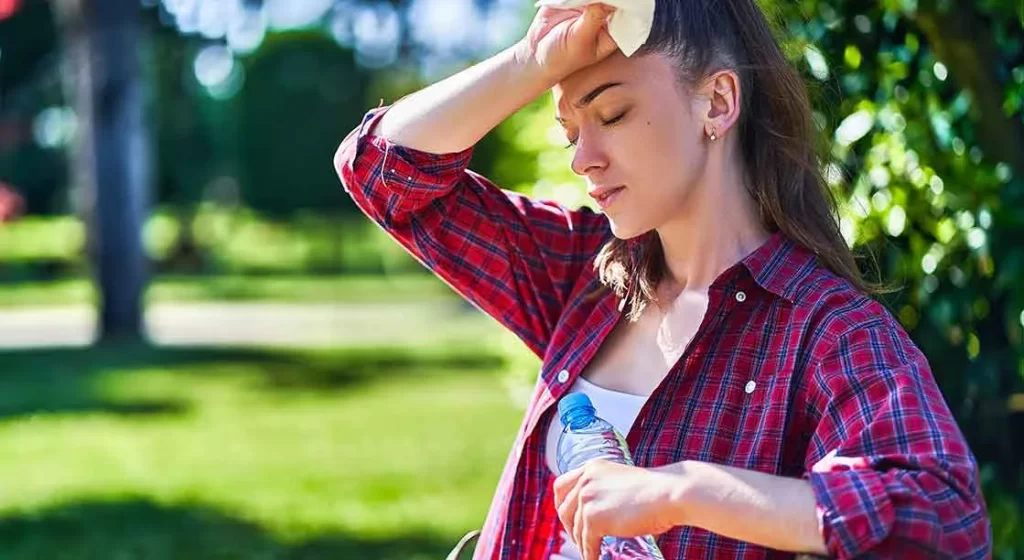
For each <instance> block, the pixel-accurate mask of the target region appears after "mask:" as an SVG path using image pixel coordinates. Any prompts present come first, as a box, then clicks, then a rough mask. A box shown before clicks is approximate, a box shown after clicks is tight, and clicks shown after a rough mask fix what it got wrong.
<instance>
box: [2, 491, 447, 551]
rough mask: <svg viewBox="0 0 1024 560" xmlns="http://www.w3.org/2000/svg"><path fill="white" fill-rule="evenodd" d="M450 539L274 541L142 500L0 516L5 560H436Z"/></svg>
mask: <svg viewBox="0 0 1024 560" xmlns="http://www.w3.org/2000/svg"><path fill="white" fill-rule="evenodd" d="M455 540H457V537H455V538H451V537H442V536H439V535H436V534H430V533H423V532H418V533H405V534H399V535H394V536H393V537H391V538H381V539H374V538H366V537H360V536H358V535H350V534H345V533H328V534H325V535H322V536H318V537H316V538H314V539H312V540H308V541H302V542H297V543H293V542H282V541H281V540H280V539H278V538H275V536H274V535H272V534H270V533H268V532H267V531H266V530H264V529H263V528H262V527H260V526H259V525H256V524H254V523H252V522H249V521H246V520H244V519H240V518H237V517H233V516H231V515H229V514H226V513H225V512H222V511H219V510H217V509H213V508H211V507H208V506H204V505H189V504H185V505H163V504H157V503H154V502H152V501H149V500H145V499H135V500H128V501H114V502H106V501H95V502H93V501H90V502H79V503H71V504H68V505H63V506H58V507H54V508H52V509H48V510H43V511H40V512H33V513H30V514H22V515H8V516H3V517H0V550H3V551H4V553H3V557H4V558H8V559H11V560H20V559H29V558H32V559H36V558H74V559H76V560H93V559H95V560H100V559H102V560H107V559H110V558H120V559H136V558H138V559H146V560H162V559H171V558H174V559H177V558H189V559H194V560H203V559H212V558H217V559H226V558H239V559H243V558H244V559H251V558H260V559H300V558H301V559H312V558H324V559H331V560H342V559H345V560H348V559H352V560H362V559H367V560H369V559H373V560H392V559H393V560H398V559H432V560H433V559H440V558H444V556H445V554H447V553H448V550H449V549H450V548H451V547H452V546H453V545H454V541H455Z"/></svg>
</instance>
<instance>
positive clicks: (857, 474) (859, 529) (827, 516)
mask: <svg viewBox="0 0 1024 560" xmlns="http://www.w3.org/2000/svg"><path fill="white" fill-rule="evenodd" d="M806 477H807V480H808V482H810V484H811V489H812V490H813V492H814V497H815V500H816V501H817V512H818V527H819V529H820V531H821V536H822V538H823V540H824V541H825V547H826V548H827V549H828V551H829V553H830V554H831V555H833V556H834V557H836V558H853V557H856V556H858V555H860V554H862V553H864V552H865V551H868V550H871V549H872V548H874V547H875V546H877V545H878V544H880V543H881V542H882V541H883V540H885V539H886V538H887V537H888V535H889V533H890V532H891V531H892V527H893V524H894V523H895V520H896V512H895V510H894V508H893V504H892V502H891V501H890V500H889V497H888V494H887V493H886V486H885V481H884V480H883V479H882V476H881V475H880V474H879V473H877V472H875V471H873V470H859V469H858V470H853V469H851V470H833V471H829V472H820V471H812V472H810V473H807V475H806Z"/></svg>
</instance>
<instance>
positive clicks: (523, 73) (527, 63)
mask: <svg viewBox="0 0 1024 560" xmlns="http://www.w3.org/2000/svg"><path fill="white" fill-rule="evenodd" d="M508 52H509V54H510V55H511V64H512V65H513V66H514V68H515V72H516V73H517V74H518V75H519V76H520V77H521V78H522V79H523V80H525V81H526V82H527V83H532V84H535V85H536V87H537V88H538V89H540V90H542V91H547V90H549V89H551V88H553V87H555V84H557V83H558V82H559V81H561V80H562V78H563V76H561V75H557V73H556V72H552V71H551V69H550V68H548V67H546V66H545V65H543V64H541V63H540V62H538V61H537V55H536V51H535V49H534V48H533V46H531V45H530V41H529V39H527V38H526V37H524V38H522V39H520V40H519V42H517V43H516V44H515V45H513V46H512V47H511V48H510V49H509V51H508Z"/></svg>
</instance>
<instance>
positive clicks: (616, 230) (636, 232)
mask: <svg viewBox="0 0 1024 560" xmlns="http://www.w3.org/2000/svg"><path fill="white" fill-rule="evenodd" d="M608 224H609V225H610V226H611V230H612V235H614V236H615V237H617V238H619V239H621V240H623V241H626V240H628V239H633V238H634V237H639V236H641V235H643V234H644V233H646V232H648V231H650V228H646V229H645V228H639V227H636V224H630V223H624V222H623V221H622V220H615V219H614V218H608Z"/></svg>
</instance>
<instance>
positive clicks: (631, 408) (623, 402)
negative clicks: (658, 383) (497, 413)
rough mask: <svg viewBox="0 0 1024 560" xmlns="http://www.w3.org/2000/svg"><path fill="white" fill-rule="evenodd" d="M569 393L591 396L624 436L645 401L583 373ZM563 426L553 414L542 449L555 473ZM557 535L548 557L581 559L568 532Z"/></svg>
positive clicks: (595, 405)
mask: <svg viewBox="0 0 1024 560" xmlns="http://www.w3.org/2000/svg"><path fill="white" fill-rule="evenodd" d="M569 392H570V393H586V394H587V396H588V397H590V401H591V402H592V403H594V410H595V411H596V412H597V415H598V416H600V417H601V418H603V419H604V420H605V421H607V422H608V423H609V424H611V425H612V426H615V429H616V430H618V431H619V433H621V434H622V436H623V437H625V436H626V434H628V433H629V430H630V428H632V427H633V421H634V420H636V417H637V415H638V414H640V409H641V408H642V407H643V406H644V403H645V402H647V397H646V396H643V395H631V394H629V393H620V392H618V391H611V390H609V389H605V388H604V387H599V386H597V385H594V384H593V383H591V382H589V381H587V380H586V379H583V377H582V376H581V377H577V378H576V381H575V382H574V383H573V385H572V388H570V389H569ZM562 428H563V425H562V420H561V418H559V417H558V415H557V413H556V414H555V418H554V419H553V420H552V421H551V427H550V428H549V429H548V434H547V447H546V448H545V451H546V452H545V455H546V457H545V460H546V462H547V465H548V468H549V469H551V472H553V473H555V474H556V475H557V474H558V466H557V465H558V463H557V461H556V459H555V457H556V456H557V452H558V437H559V436H560V435H561V434H562ZM559 537H560V539H561V545H560V546H557V547H555V553H554V554H552V555H551V558H550V560H580V559H581V558H582V555H581V554H580V551H579V549H578V548H577V547H576V545H575V544H573V542H572V539H571V538H570V537H569V533H567V532H566V531H565V530H564V529H563V530H561V531H559Z"/></svg>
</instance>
